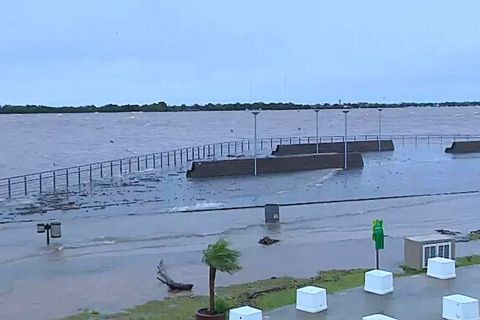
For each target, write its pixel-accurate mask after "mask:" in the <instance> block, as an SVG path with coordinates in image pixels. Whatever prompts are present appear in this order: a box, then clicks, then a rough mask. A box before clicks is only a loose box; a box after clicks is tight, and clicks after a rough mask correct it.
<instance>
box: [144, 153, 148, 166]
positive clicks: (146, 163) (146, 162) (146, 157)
mask: <svg viewBox="0 0 480 320" xmlns="http://www.w3.org/2000/svg"><path fill="white" fill-rule="evenodd" d="M145 169H148V156H147V155H145Z"/></svg>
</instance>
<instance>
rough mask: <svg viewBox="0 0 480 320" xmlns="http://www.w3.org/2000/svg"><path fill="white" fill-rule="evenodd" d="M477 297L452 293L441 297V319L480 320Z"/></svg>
mask: <svg viewBox="0 0 480 320" xmlns="http://www.w3.org/2000/svg"><path fill="white" fill-rule="evenodd" d="M478 308H479V307H478V299H475V298H471V297H467V296H463V295H461V294H454V295H451V296H446V297H443V312H442V317H443V319H447V320H480V314H479V309H478Z"/></svg>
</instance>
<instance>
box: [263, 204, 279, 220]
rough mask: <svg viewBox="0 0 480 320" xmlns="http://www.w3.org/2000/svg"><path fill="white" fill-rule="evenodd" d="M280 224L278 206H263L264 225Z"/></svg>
mask: <svg viewBox="0 0 480 320" xmlns="http://www.w3.org/2000/svg"><path fill="white" fill-rule="evenodd" d="M279 222H280V207H279V206H278V204H266V205H265V223H279Z"/></svg>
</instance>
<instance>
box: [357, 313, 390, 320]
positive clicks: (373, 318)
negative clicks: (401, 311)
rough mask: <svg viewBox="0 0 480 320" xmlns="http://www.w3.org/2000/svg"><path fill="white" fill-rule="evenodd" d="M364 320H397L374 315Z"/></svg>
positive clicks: (363, 319)
mask: <svg viewBox="0 0 480 320" xmlns="http://www.w3.org/2000/svg"><path fill="white" fill-rule="evenodd" d="M362 320H397V319H395V318H392V317H387V316H386V315H383V314H372V315H371V316H366V317H363V318H362Z"/></svg>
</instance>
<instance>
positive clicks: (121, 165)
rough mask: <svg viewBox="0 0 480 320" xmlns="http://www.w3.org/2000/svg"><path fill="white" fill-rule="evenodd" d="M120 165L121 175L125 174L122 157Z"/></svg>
mask: <svg viewBox="0 0 480 320" xmlns="http://www.w3.org/2000/svg"><path fill="white" fill-rule="evenodd" d="M119 161H120V167H119V170H120V175H123V159H120V160H119Z"/></svg>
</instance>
